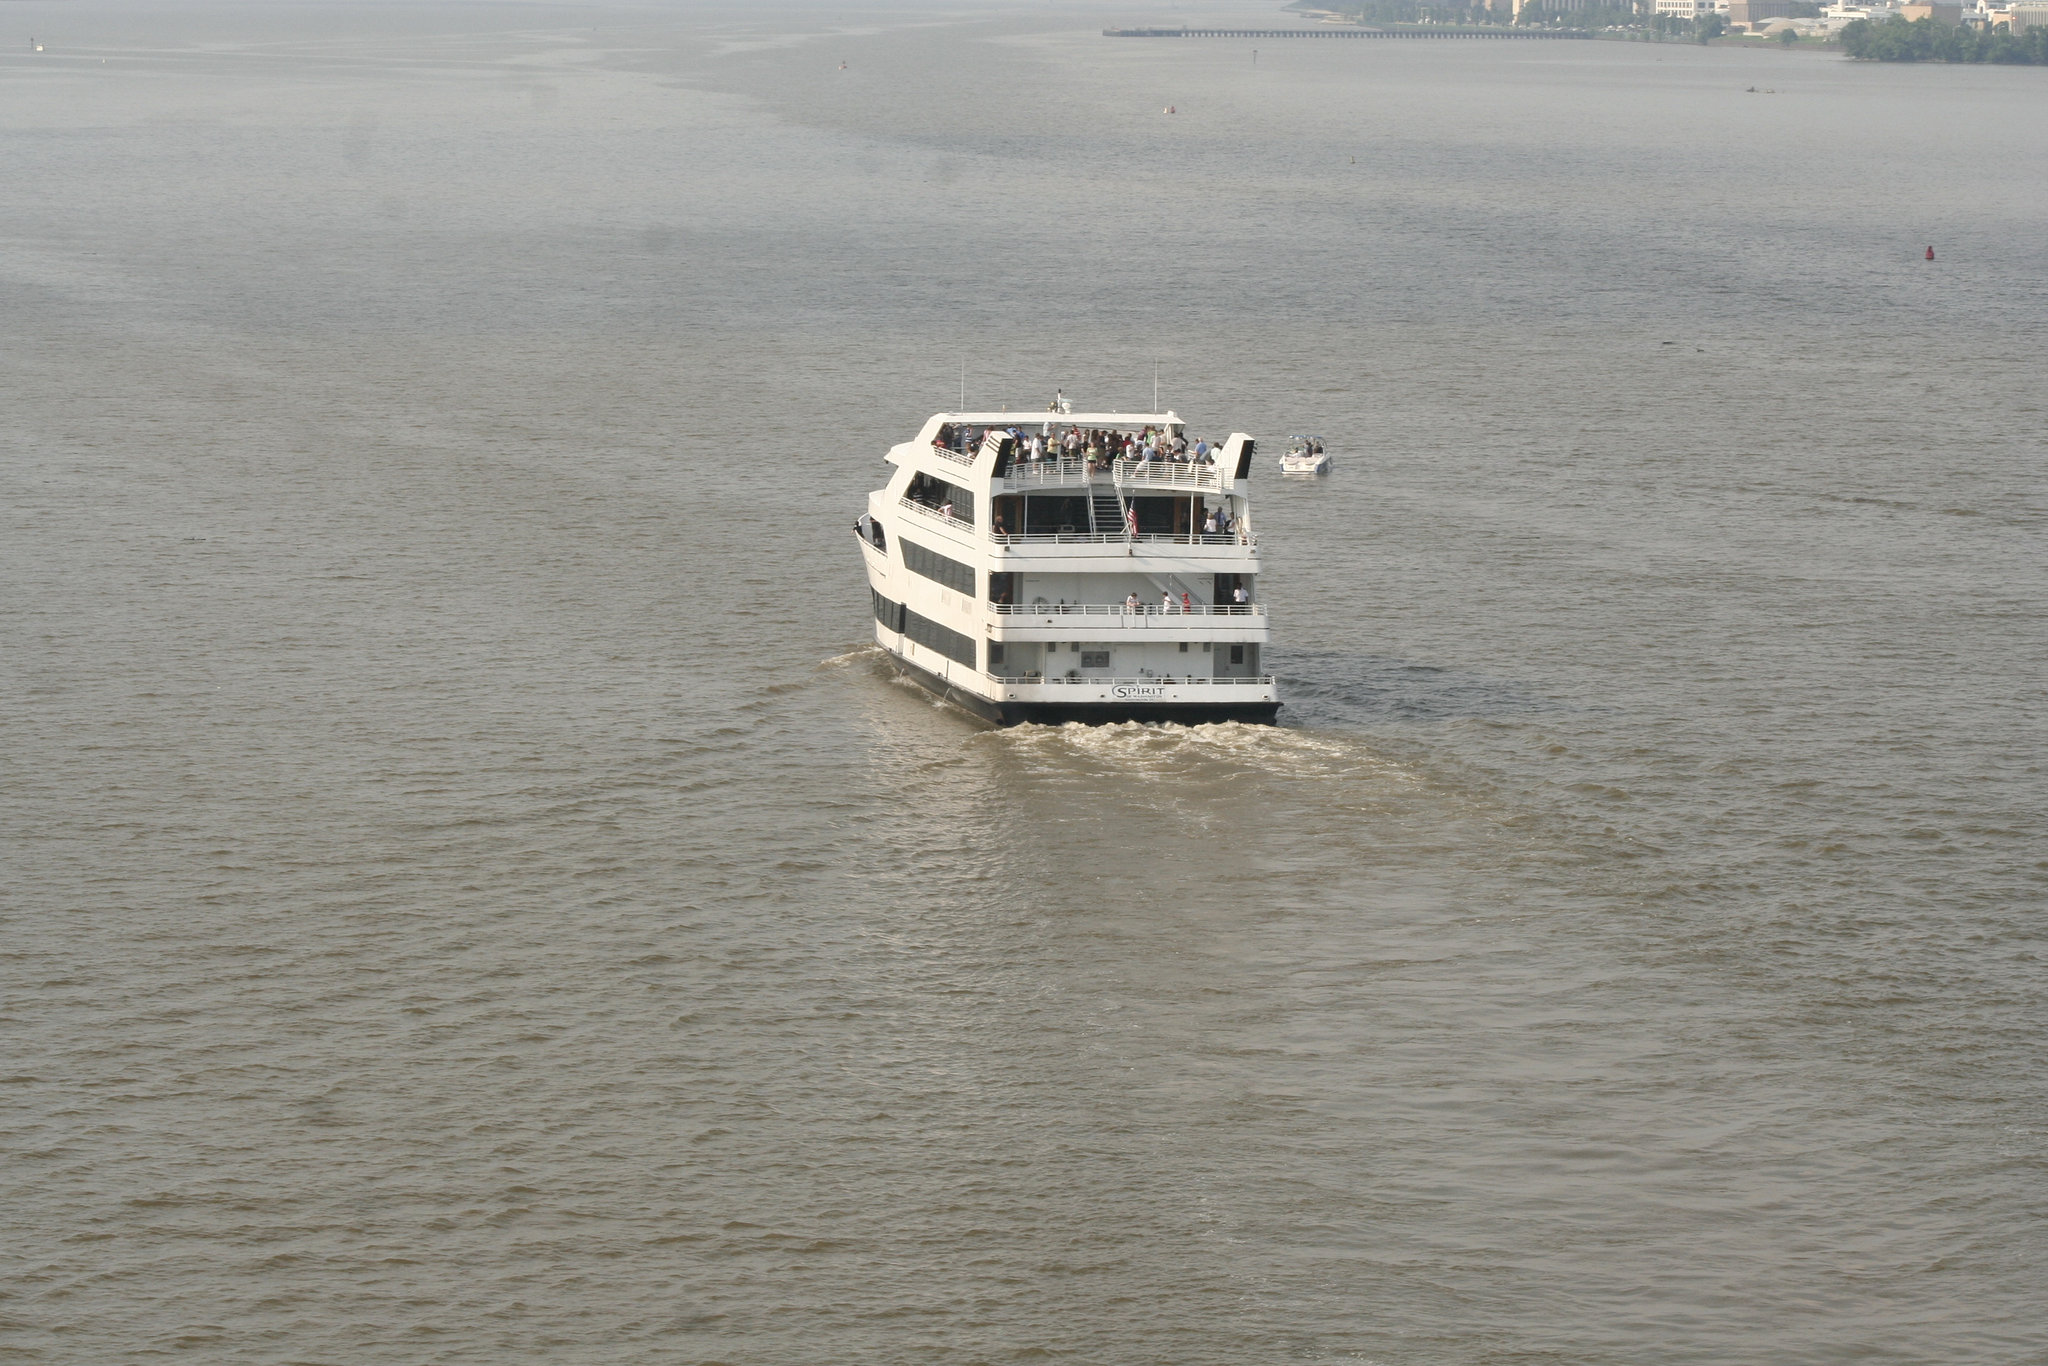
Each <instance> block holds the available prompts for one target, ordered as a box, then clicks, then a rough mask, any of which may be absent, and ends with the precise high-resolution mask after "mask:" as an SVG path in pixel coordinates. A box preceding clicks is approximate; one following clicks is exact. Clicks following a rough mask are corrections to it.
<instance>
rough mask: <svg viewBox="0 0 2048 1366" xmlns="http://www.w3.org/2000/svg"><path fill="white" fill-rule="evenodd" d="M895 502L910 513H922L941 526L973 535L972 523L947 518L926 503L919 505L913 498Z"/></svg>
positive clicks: (955, 518) (899, 499)
mask: <svg viewBox="0 0 2048 1366" xmlns="http://www.w3.org/2000/svg"><path fill="white" fill-rule="evenodd" d="M896 501H897V502H898V503H900V504H901V505H903V506H904V507H907V508H909V509H910V510H911V511H912V512H917V513H922V514H923V515H924V516H926V517H929V518H931V519H932V520H933V521H934V522H937V523H939V524H940V525H942V526H948V527H951V528H953V530H955V531H964V532H966V533H968V534H969V535H973V534H974V523H972V522H963V521H961V520H960V519H959V518H958V517H948V516H947V515H946V514H945V513H943V512H941V511H939V510H938V509H937V508H935V507H932V506H930V505H929V504H926V503H920V502H918V501H917V500H916V499H915V498H898V499H897V500H896Z"/></svg>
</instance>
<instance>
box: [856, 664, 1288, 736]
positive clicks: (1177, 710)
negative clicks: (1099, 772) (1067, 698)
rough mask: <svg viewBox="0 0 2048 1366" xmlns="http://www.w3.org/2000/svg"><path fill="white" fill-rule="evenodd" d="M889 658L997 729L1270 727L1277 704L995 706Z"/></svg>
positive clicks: (1276, 717)
mask: <svg viewBox="0 0 2048 1366" xmlns="http://www.w3.org/2000/svg"><path fill="white" fill-rule="evenodd" d="M889 659H890V662H891V663H893V664H895V666H896V667H897V668H898V669H900V670H902V672H903V675H904V676H905V677H906V678H908V679H910V680H911V681H912V682H913V683H916V684H917V685H918V686H919V687H921V688H923V689H925V690H926V691H927V692H930V693H932V694H934V695H936V696H938V697H941V698H944V699H945V700H946V701H948V702H951V703H953V704H954V705H955V706H957V707H960V708H962V709H963V710H966V711H970V712H972V713H974V714H975V715H976V716H978V717H980V718H981V719H982V720H984V721H987V722H989V723H990V724H992V725H997V726H1024V725H1036V726H1058V725H1064V724H1066V723H1067V722H1069V721H1077V722H1079V723H1080V724H1082V725H1084V726H1109V725H1115V724H1117V723H1119V722H1124V721H1142V722H1163V723H1165V724H1169V725H1180V726H1201V725H1210V724H1213V723H1216V722H1219V721H1241V722H1244V723H1246V724H1248V725H1258V726H1270V725H1273V724H1274V723H1275V722H1277V721H1278V720H1279V715H1280V705H1281V704H1280V703H1278V702H1007V701H1002V702H999V701H996V700H995V699H993V698H988V697H981V696H978V695H977V694H975V693H972V692H969V691H967V690H966V689H965V688H960V687H956V686H955V685H953V684H951V683H948V682H947V681H946V680H945V679H943V678H940V677H939V676H938V675H936V674H933V673H931V672H929V671H927V670H925V669H920V668H919V667H918V666H917V665H915V664H913V663H911V662H910V661H909V660H907V659H905V658H903V656H901V655H899V654H896V653H895V652H894V651H891V652H890V653H889Z"/></svg>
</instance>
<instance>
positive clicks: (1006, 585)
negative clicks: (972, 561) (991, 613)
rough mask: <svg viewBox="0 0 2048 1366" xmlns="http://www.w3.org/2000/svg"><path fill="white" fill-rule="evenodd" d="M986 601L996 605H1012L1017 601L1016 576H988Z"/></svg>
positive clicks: (992, 574)
mask: <svg viewBox="0 0 2048 1366" xmlns="http://www.w3.org/2000/svg"><path fill="white" fill-rule="evenodd" d="M988 600H989V601H990V602H993V603H998V604H1008V603H1013V602H1015V601H1016V600H1017V576H1016V575H1015V574H994V573H991V574H990V575H989V576H988Z"/></svg>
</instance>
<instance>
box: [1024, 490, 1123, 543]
mask: <svg viewBox="0 0 2048 1366" xmlns="http://www.w3.org/2000/svg"><path fill="white" fill-rule="evenodd" d="M1089 526H1090V523H1089V520H1088V500H1087V499H1086V498H1085V497H1083V496H1081V495H1080V494H1073V493H1061V494H1043V493H1034V494H1032V495H1031V496H1030V497H1029V498H1027V499H1025V500H1024V530H1025V532H1026V534H1028V535H1032V536H1055V535H1059V534H1061V533H1066V534H1068V535H1072V534H1073V533H1074V532H1077V531H1082V532H1085V531H1087V530H1088V529H1089ZM1101 530H1104V531H1109V530H1121V528H1110V527H1103V528H1101Z"/></svg>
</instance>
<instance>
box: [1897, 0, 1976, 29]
mask: <svg viewBox="0 0 2048 1366" xmlns="http://www.w3.org/2000/svg"><path fill="white" fill-rule="evenodd" d="M1899 17H1900V18H1902V19H1904V20H1905V21H1906V22H1907V23H1909V24H1910V23H1912V22H1913V21H1914V20H1915V19H1932V20H1933V21H1934V22H1935V23H1937V24H1940V25H1941V26H1942V27H1943V28H1954V27H1955V26H1956V25H1958V24H1960V23H1962V22H1963V7H1962V6H1961V5H1960V4H1943V3H1942V0H1925V3H1923V4H1908V5H1901V6H1899Z"/></svg>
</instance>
